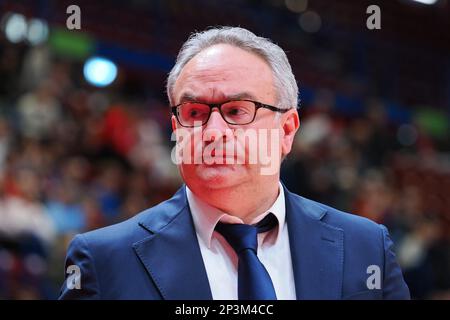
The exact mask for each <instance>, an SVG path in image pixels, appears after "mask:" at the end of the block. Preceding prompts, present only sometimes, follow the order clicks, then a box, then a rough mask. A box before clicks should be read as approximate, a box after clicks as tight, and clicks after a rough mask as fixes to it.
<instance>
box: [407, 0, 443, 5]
mask: <svg viewBox="0 0 450 320" xmlns="http://www.w3.org/2000/svg"><path fill="white" fill-rule="evenodd" d="M412 1H413V2H419V3H422V4H427V5H433V4H435V3H436V2H437V0H412Z"/></svg>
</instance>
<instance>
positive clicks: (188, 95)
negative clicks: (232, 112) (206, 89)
mask: <svg viewBox="0 0 450 320" xmlns="http://www.w3.org/2000/svg"><path fill="white" fill-rule="evenodd" d="M241 99H249V100H256V98H255V96H254V95H253V94H251V93H250V92H246V91H244V92H239V93H235V94H230V95H223V101H227V100H241ZM186 101H196V102H204V101H205V99H203V98H202V97H201V96H197V95H195V94H194V93H192V92H184V93H183V94H182V95H181V97H180V102H179V103H182V102H186Z"/></svg>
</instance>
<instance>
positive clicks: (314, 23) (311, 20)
mask: <svg viewBox="0 0 450 320" xmlns="http://www.w3.org/2000/svg"><path fill="white" fill-rule="evenodd" d="M298 23H299V24H300V27H301V28H302V29H303V30H304V31H305V32H308V33H315V32H317V31H319V30H320V27H321V26H322V19H321V18H320V16H319V15H318V14H317V13H316V12H314V11H306V12H305V13H303V14H302V15H301V16H300V18H299V19H298Z"/></svg>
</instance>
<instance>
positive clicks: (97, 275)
mask: <svg viewBox="0 0 450 320" xmlns="http://www.w3.org/2000/svg"><path fill="white" fill-rule="evenodd" d="M285 199H286V221H287V224H288V227H289V242H290V248H291V255H292V264H293V270H294V279H295V289H296V294H297V298H298V299H409V290H408V287H407V286H406V284H405V282H404V280H403V276H402V272H401V270H400V268H399V266H398V264H397V262H396V259H395V255H394V252H393V250H392V249H393V248H392V247H393V243H392V241H391V240H390V238H389V235H388V232H387V230H386V228H385V227H384V226H382V225H379V224H376V223H374V222H372V221H370V220H368V219H365V218H362V217H359V216H356V215H352V214H348V213H344V212H341V211H338V210H336V209H333V208H331V207H328V206H325V205H323V204H320V203H317V202H314V201H312V200H308V199H306V198H303V197H300V196H298V195H296V194H293V193H290V192H289V191H288V190H287V189H286V188H285ZM70 265H77V266H78V267H79V271H80V274H79V275H81V278H80V280H81V282H80V283H79V284H80V289H76V287H75V288H73V285H71V284H72V280H73V279H74V277H70V274H67V275H66V281H65V282H64V284H63V286H62V289H61V295H60V299H188V300H192V299H212V295H211V290H210V287H209V283H208V278H207V275H206V271H205V266H204V263H203V259H202V256H201V252H200V248H199V244H198V240H197V237H196V233H195V229H194V224H193V221H192V217H191V213H190V210H189V205H188V202H187V199H186V192H185V186H183V187H181V188H180V189H179V190H178V192H177V193H176V194H175V195H174V196H173V197H172V198H171V199H169V200H167V201H165V202H162V203H160V204H159V205H157V206H155V207H153V208H150V209H148V210H145V211H143V212H142V213H140V214H138V215H136V216H134V217H133V218H131V219H129V220H127V221H125V222H122V223H119V224H116V225H112V226H109V227H106V228H102V229H99V230H95V231H91V232H88V233H85V234H81V235H77V236H76V237H75V238H74V239H73V240H72V242H71V244H70V246H69V249H68V253H67V258H66V270H67V268H68V267H69V266H70ZM369 266H376V267H371V268H375V269H376V268H378V270H379V271H380V272H379V273H377V271H376V270H375V271H374V269H369V272H368V268H369ZM376 273H377V274H376ZM371 275H372V278H371V279H369V277H370V276H371ZM377 276H379V277H380V278H379V280H380V281H379V283H378V285H377V282H376V280H374V278H373V277H377ZM68 279H69V280H70V281H69V282H71V283H67V282H68ZM368 279H369V282H370V283H372V286H369V287H368V285H367V282H368ZM373 285H375V288H373ZM69 288H72V289H69ZM370 288H371V289H370Z"/></svg>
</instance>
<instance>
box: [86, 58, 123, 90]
mask: <svg viewBox="0 0 450 320" xmlns="http://www.w3.org/2000/svg"><path fill="white" fill-rule="evenodd" d="M83 73H84V77H85V79H86V80H87V81H88V82H89V83H90V84H92V85H94V86H96V87H106V86H108V85H110V84H111V83H112V82H113V81H114V80H115V79H116V76H117V66H116V65H115V63H114V62H112V61H111V60H109V59H106V58H101V57H92V58H90V59H88V60H87V61H86V63H85V64H84V68H83Z"/></svg>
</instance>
